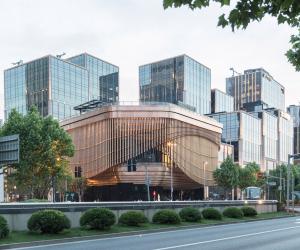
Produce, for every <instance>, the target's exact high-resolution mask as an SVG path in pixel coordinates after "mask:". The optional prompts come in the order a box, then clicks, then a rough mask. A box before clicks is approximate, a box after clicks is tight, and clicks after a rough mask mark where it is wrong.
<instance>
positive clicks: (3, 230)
mask: <svg viewBox="0 0 300 250" xmlns="http://www.w3.org/2000/svg"><path fill="white" fill-rule="evenodd" d="M8 235H9V229H8V225H7V221H6V219H4V217H2V216H0V238H1V239H2V238H5V237H7V236H8Z"/></svg>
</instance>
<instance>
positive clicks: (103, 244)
mask: <svg viewBox="0 0 300 250" xmlns="http://www.w3.org/2000/svg"><path fill="white" fill-rule="evenodd" d="M20 249H26V250H31V249H32V250H45V249H47V250H48V249H49V250H54V249H55V250H66V249H72V250H79V249H85V250H94V249H95V250H101V249H103V250H104V249H105V250H119V249H121V250H140V249H142V250H171V249H180V250H182V249H187V250H192V249H197V250H199V249H205V250H219V249H221V250H241V249H249V250H250V249H251V250H281V249H284V250H289V249H291V250H297V249H300V217H292V218H284V219H274V220H267V221H256V222H248V223H238V224H231V225H221V226H212V227H205V228H193V229H181V230H176V231H168V232H160V233H150V234H141V235H135V236H123V237H114V238H102V239H94V240H84V241H79V242H71V243H61V244H54V245H47V246H35V247H26V248H19V250H20Z"/></svg>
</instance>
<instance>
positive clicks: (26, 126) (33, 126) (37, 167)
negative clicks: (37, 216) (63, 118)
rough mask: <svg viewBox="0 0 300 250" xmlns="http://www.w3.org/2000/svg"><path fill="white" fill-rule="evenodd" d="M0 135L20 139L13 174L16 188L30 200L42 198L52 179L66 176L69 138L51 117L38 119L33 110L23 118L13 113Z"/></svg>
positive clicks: (72, 151) (71, 149) (36, 112)
mask: <svg viewBox="0 0 300 250" xmlns="http://www.w3.org/2000/svg"><path fill="white" fill-rule="evenodd" d="M0 134H1V135H3V136H4V135H12V134H19V136H20V162H19V163H18V164H13V165H12V168H13V169H14V171H13V174H14V178H15V180H16V182H17V183H16V184H17V186H18V189H20V190H23V192H24V193H27V194H28V195H29V196H30V197H31V198H37V199H45V198H46V197H47V195H48V193H49V190H50V188H51V183H52V181H53V179H56V180H59V179H61V178H65V176H67V175H69V174H70V171H69V169H68V158H67V157H72V156H73V154H74V145H73V143H72V140H71V137H70V136H69V135H68V134H67V133H66V132H65V131H64V130H63V129H62V128H61V127H60V126H59V123H58V122H57V121H56V120H54V119H53V118H52V117H50V116H49V117H46V118H43V117H41V116H40V114H39V113H38V111H37V109H36V108H35V107H32V108H31V109H30V110H29V111H28V113H27V114H26V115H24V116H23V115H21V114H20V113H18V112H17V111H16V110H13V111H12V112H11V113H10V115H9V118H8V120H7V121H6V122H5V124H4V126H3V127H2V129H1V130H0Z"/></svg>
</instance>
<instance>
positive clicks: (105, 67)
mask: <svg viewBox="0 0 300 250" xmlns="http://www.w3.org/2000/svg"><path fill="white" fill-rule="evenodd" d="M67 61H70V62H72V63H74V64H77V65H79V66H81V67H84V68H85V69H87V70H88V77H89V85H88V89H89V92H88V93H89V100H94V99H97V100H101V101H103V102H116V101H118V98H119V67H118V66H116V65H113V64H111V63H108V62H105V61H103V60H101V59H99V58H97V57H95V56H92V55H90V54H88V53H83V54H80V55H77V56H74V57H71V58H68V59H67Z"/></svg>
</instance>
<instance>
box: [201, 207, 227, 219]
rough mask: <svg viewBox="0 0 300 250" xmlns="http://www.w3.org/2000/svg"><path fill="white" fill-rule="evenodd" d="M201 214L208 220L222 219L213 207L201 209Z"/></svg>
mask: <svg viewBox="0 0 300 250" xmlns="http://www.w3.org/2000/svg"><path fill="white" fill-rule="evenodd" d="M202 216H203V218H204V219H208V220H222V214H221V213H220V211H219V210H217V209H215V208H212V207H210V208H205V209H203V210H202Z"/></svg>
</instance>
